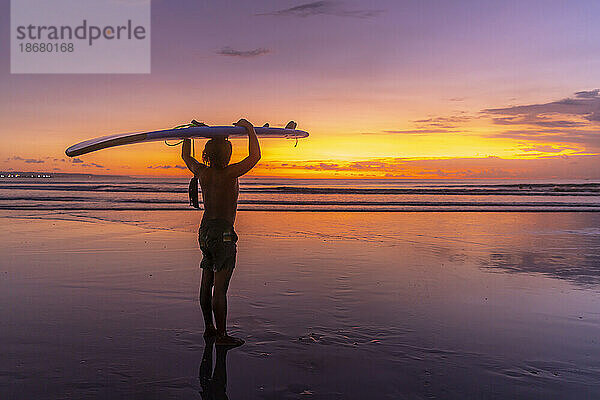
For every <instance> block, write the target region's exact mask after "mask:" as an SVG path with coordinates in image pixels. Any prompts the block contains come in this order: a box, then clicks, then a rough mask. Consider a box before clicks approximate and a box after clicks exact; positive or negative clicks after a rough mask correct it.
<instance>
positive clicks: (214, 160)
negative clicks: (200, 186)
mask: <svg viewBox="0 0 600 400" xmlns="http://www.w3.org/2000/svg"><path fill="white" fill-rule="evenodd" d="M230 159H231V142H230V141H229V140H227V139H225V138H212V139H210V140H209V141H208V142H206V145H204V150H203V151H202V161H204V163H205V164H206V165H208V166H209V167H215V168H225V167H226V166H227V164H229V160H230Z"/></svg>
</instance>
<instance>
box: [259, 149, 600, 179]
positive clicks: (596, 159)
mask: <svg viewBox="0 0 600 400" xmlns="http://www.w3.org/2000/svg"><path fill="white" fill-rule="evenodd" d="M551 149H555V148H554V147H550V148H540V149H538V150H551ZM526 156H527V157H528V158H523V159H504V158H500V157H494V156H490V157H482V158H475V157H473V158H440V159H408V158H400V157H396V158H394V157H387V158H375V159H369V160H360V161H353V162H347V163H340V162H335V163H334V162H331V161H328V160H323V161H318V160H314V161H307V162H297V163H294V164H289V163H286V162H277V161H273V162H270V163H266V164H262V163H261V166H260V167H261V169H262V168H265V169H268V170H280V171H282V172H285V171H294V170H295V171H302V170H304V171H306V170H309V171H314V172H319V171H324V172H325V171H332V170H333V171H336V172H344V173H345V175H348V176H357V177H358V176H362V177H386V176H387V177H400V178H421V179H424V178H455V179H469V178H523V179H525V178H527V179H552V178H557V179H572V178H580V179H587V178H589V179H600V155H597V154H596V155H569V156H567V155H564V154H552V155H543V153H540V156H538V157H537V158H531V154H527V155H526Z"/></svg>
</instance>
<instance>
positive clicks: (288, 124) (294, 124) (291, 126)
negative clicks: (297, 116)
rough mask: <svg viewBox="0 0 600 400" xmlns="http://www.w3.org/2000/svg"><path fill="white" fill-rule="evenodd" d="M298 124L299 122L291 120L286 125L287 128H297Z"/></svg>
mask: <svg viewBox="0 0 600 400" xmlns="http://www.w3.org/2000/svg"><path fill="white" fill-rule="evenodd" d="M297 126H298V124H297V123H295V122H294V121H290V122H288V123H287V125H286V126H285V129H296V127H297Z"/></svg>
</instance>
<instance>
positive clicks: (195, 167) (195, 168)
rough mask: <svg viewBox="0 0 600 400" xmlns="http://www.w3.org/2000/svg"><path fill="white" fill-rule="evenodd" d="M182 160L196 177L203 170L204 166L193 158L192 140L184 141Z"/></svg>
mask: <svg viewBox="0 0 600 400" xmlns="http://www.w3.org/2000/svg"><path fill="white" fill-rule="evenodd" d="M181 158H183V161H185V165H187V167H188V168H189V170H190V171H192V173H193V174H194V176H196V175H197V174H198V172H199V171H200V168H202V166H203V164H201V163H199V162H198V161H197V160H196V159H195V158H194V157H192V140H191V139H184V140H183V146H182V147H181Z"/></svg>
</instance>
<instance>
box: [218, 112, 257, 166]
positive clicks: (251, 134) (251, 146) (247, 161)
mask: <svg viewBox="0 0 600 400" xmlns="http://www.w3.org/2000/svg"><path fill="white" fill-rule="evenodd" d="M233 125H235V126H240V127H243V128H246V131H247V132H248V156H247V157H246V158H244V159H243V160H242V161H240V162H237V163H235V164H231V165H230V166H228V167H227V169H226V171H227V174H228V175H230V176H231V177H234V178H237V177H238V176H242V175H244V174H246V173H247V172H248V171H250V170H251V169H252V168H254V166H255V165H256V163H258V160H260V144H259V143H258V137H257V136H256V131H255V130H254V126H253V125H252V124H251V123H250V122H248V121H247V120H245V119H244V118H242V119H240V120H239V121H238V122H236V123H234V124H233Z"/></svg>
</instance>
